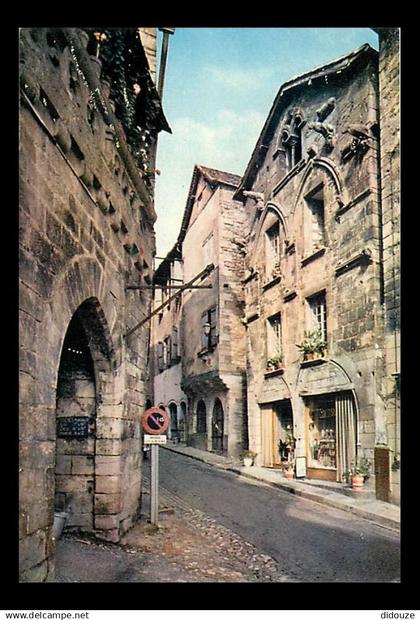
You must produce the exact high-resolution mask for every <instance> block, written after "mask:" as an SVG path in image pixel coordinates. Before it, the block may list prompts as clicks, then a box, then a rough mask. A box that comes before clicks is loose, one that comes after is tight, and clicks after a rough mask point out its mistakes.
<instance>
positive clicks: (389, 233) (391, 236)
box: [376, 28, 400, 503]
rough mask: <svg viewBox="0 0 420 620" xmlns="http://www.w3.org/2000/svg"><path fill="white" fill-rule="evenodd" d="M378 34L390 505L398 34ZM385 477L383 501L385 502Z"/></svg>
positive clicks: (396, 493) (394, 438) (395, 391)
mask: <svg viewBox="0 0 420 620" xmlns="http://www.w3.org/2000/svg"><path fill="white" fill-rule="evenodd" d="M376 30H377V32H378V35H379V102H380V107H379V109H380V117H379V120H380V128H381V129H380V153H381V155H380V167H381V204H382V230H383V235H382V238H383V278H384V319H385V325H384V329H385V341H384V352H385V385H384V392H385V408H386V420H387V435H388V437H387V440H388V443H387V447H388V448H389V450H390V452H389V454H387V452H386V451H385V453H384V454H383V458H385V459H386V460H387V461H388V460H390V461H391V474H390V477H391V501H393V502H397V503H399V497H400V469H399V464H400V32H399V29H398V28H379V29H376ZM388 489H389V480H387V479H385V480H384V484H383V485H382V488H381V497H383V498H384V499H386V498H387V495H388Z"/></svg>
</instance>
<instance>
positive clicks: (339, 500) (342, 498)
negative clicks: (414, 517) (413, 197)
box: [162, 440, 400, 530]
mask: <svg viewBox="0 0 420 620" xmlns="http://www.w3.org/2000/svg"><path fill="white" fill-rule="evenodd" d="M162 448H164V449H166V450H171V451H172V452H177V453H178V454H183V455H184V456H188V457H191V458H193V459H196V460H199V461H203V462H204V463H207V464H208V465H212V466H214V467H218V468H220V469H225V470H228V471H233V472H235V473H236V474H238V475H240V476H244V477H246V478H252V479H254V480H260V481H261V482H264V483H266V484H269V485H270V486H273V487H277V488H280V489H283V490H285V491H289V492H290V493H294V494H295V495H299V496H300V497H304V498H306V499H311V500H313V501H315V502H318V503H320V504H325V505H327V506H332V507H333V508H339V509H342V510H347V511H348V512H351V513H352V514H354V515H357V516H359V517H361V518H363V519H367V520H369V521H372V522H374V523H376V524H378V525H382V526H385V527H389V528H392V529H394V530H395V529H397V530H399V529H400V507H399V506H395V505H394V504H388V503H387V502H382V501H380V500H377V499H375V497H374V495H373V492H371V491H362V492H359V493H358V494H357V495H356V492H355V491H352V490H351V489H349V488H344V487H343V486H342V485H338V484H337V483H333V482H330V483H328V482H324V481H320V480H307V479H305V480H296V479H293V480H287V479H286V478H284V477H283V474H282V472H281V471H280V470H276V469H267V468H265V467H255V466H252V467H243V466H242V465H241V463H240V461H239V460H238V459H233V458H229V457H224V456H221V455H219V454H214V453H212V452H205V451H203V450H197V449H196V448H191V447H189V446H185V445H184V444H177V443H174V442H172V441H171V440H168V443H167V444H166V445H165V446H162Z"/></svg>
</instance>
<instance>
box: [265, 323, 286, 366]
mask: <svg viewBox="0 0 420 620" xmlns="http://www.w3.org/2000/svg"><path fill="white" fill-rule="evenodd" d="M277 326H278V329H277ZM270 330H271V331H270ZM283 331H284V330H283V317H282V313H281V312H275V313H274V314H272V315H271V316H269V317H267V319H266V339H265V345H266V347H265V348H266V361H268V360H269V359H270V358H273V357H281V358H282V359H283Z"/></svg>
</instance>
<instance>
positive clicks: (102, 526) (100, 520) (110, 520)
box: [95, 515, 119, 530]
mask: <svg viewBox="0 0 420 620" xmlns="http://www.w3.org/2000/svg"><path fill="white" fill-rule="evenodd" d="M118 527H119V517H118V516H117V515H107V516H105V515H98V516H96V517H95V528H97V529H99V530H112V529H114V530H116V529H118Z"/></svg>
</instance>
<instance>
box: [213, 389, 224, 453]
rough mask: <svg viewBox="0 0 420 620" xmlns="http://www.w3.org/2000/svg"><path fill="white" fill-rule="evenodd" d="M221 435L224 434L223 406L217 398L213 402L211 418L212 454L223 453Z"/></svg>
mask: <svg viewBox="0 0 420 620" xmlns="http://www.w3.org/2000/svg"><path fill="white" fill-rule="evenodd" d="M223 433H224V414H223V405H222V403H221V402H220V400H219V398H216V400H215V402H214V407H213V417H212V449H213V451H214V452H224V451H225V446H224V441H223Z"/></svg>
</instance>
